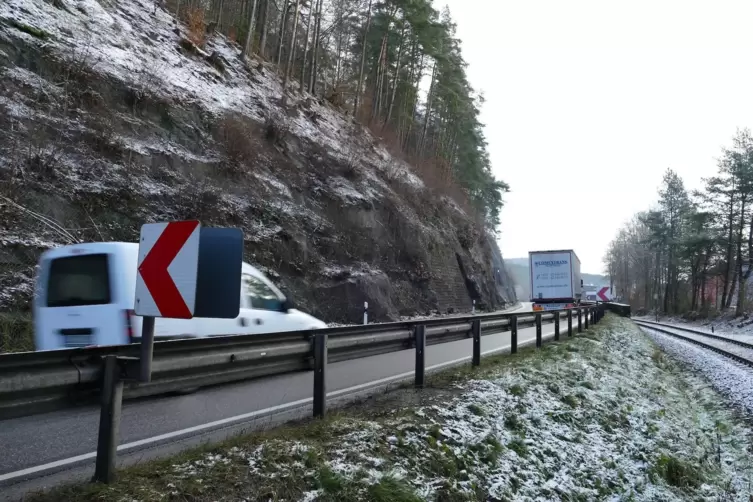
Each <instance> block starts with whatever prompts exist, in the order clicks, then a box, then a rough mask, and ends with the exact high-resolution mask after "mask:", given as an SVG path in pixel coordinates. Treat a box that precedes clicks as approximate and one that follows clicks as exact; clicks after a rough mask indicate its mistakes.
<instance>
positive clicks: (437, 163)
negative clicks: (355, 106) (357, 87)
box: [364, 102, 483, 220]
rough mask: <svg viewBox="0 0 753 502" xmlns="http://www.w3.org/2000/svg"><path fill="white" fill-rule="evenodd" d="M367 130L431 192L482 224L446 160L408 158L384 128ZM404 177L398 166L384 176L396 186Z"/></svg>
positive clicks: (397, 138)
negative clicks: (454, 203)
mask: <svg viewBox="0 0 753 502" xmlns="http://www.w3.org/2000/svg"><path fill="white" fill-rule="evenodd" d="M369 106H370V102H369ZM364 108H366V106H364ZM369 130H370V131H371V132H372V134H373V135H374V136H376V137H377V138H379V139H380V140H381V142H382V143H383V144H384V146H385V147H386V148H387V151H388V152H390V154H391V155H392V156H393V157H395V158H398V159H402V160H403V161H405V162H406V163H407V164H409V165H411V166H412V167H413V172H414V173H415V174H416V175H417V176H418V177H419V178H420V179H421V181H423V183H424V185H426V187H427V188H428V189H429V190H430V191H432V192H434V193H438V194H441V195H445V196H447V197H450V198H451V199H452V200H454V201H455V202H456V203H457V204H458V206H460V208H462V209H463V211H465V212H466V214H468V215H469V216H471V217H472V218H474V220H479V218H481V220H483V216H481V215H479V214H478V211H477V210H476V209H475V208H474V207H473V205H472V204H471V202H470V199H469V197H468V192H467V191H466V190H465V189H464V188H463V187H462V186H460V184H459V183H458V182H457V181H456V180H455V177H454V174H453V172H452V166H451V165H450V163H449V162H448V161H447V160H446V159H443V158H441V157H430V158H426V157H420V156H418V155H409V154H407V153H406V152H405V151H404V150H403V148H402V138H401V137H400V135H399V134H398V133H397V132H396V131H395V130H394V129H393V128H392V127H391V126H389V125H387V124H382V123H378V124H372V125H371V126H369ZM404 177H405V175H403V174H402V169H400V168H399V167H397V166H396V167H395V168H393V169H391V170H390V171H388V173H387V181H389V182H391V183H392V184H393V185H395V186H397V185H399V184H401V183H402V182H403V181H404Z"/></svg>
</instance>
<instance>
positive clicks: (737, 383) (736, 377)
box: [641, 327, 753, 414]
mask: <svg viewBox="0 0 753 502" xmlns="http://www.w3.org/2000/svg"><path fill="white" fill-rule="evenodd" d="M641 329H642V330H643V331H644V332H646V333H647V334H648V335H649V336H650V337H651V338H652V339H653V340H654V341H655V342H656V343H657V344H658V345H659V346H660V347H661V349H662V350H663V351H664V352H666V353H668V354H670V355H671V356H673V357H675V358H677V359H679V360H680V361H683V362H684V363H686V364H687V365H689V366H690V367H691V368H692V369H693V370H695V371H697V372H698V373H699V374H701V375H703V376H704V377H706V378H708V379H709V381H710V382H711V384H712V385H713V386H714V388H716V389H717V390H718V391H719V392H721V393H722V394H724V395H725V396H726V397H727V398H728V399H729V400H730V401H732V402H733V403H735V404H736V405H738V406H740V407H741V408H742V409H743V410H744V411H745V412H746V413H748V414H753V371H752V370H751V369H750V368H749V367H747V366H744V365H742V364H740V363H737V362H735V361H732V360H730V359H728V358H726V357H724V356H722V355H720V354H717V353H715V352H712V351H710V350H706V349H703V348H701V347H699V346H697V345H693V344H692V343H690V342H685V341H683V340H678V339H677V338H674V337H672V336H669V335H666V334H664V333H660V332H658V331H655V330H653V329H650V328H645V327H644V328H641ZM682 335H687V333H682ZM707 340H708V339H703V341H704V342H706V343H708V341H707ZM737 348H738V349H742V347H739V346H738V347H737ZM724 349H725V350H727V347H726V346H725V347H724ZM742 350H744V349H742ZM746 357H748V356H747V355H746Z"/></svg>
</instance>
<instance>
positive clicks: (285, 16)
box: [275, 0, 290, 67]
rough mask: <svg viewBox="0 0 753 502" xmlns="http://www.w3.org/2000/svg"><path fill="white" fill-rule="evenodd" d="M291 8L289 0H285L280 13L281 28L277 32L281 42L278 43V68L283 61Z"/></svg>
mask: <svg viewBox="0 0 753 502" xmlns="http://www.w3.org/2000/svg"><path fill="white" fill-rule="evenodd" d="M289 7H290V3H288V0H285V1H284V2H283V4H282V11H281V13H280V27H279V29H278V30H277V36H278V37H279V40H278V41H277V54H276V55H275V62H276V63H277V66H278V67H279V66H280V62H281V61H282V48H283V46H284V45H285V28H286V27H287V25H288V22H287V21H288V8H289Z"/></svg>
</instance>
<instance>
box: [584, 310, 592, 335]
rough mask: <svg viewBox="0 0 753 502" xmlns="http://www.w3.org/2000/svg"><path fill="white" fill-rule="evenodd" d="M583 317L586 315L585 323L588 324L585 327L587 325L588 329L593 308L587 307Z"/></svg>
mask: <svg viewBox="0 0 753 502" xmlns="http://www.w3.org/2000/svg"><path fill="white" fill-rule="evenodd" d="M583 317H585V325H586V326H585V327H586V330H588V318H589V317H591V308H590V307H589V308H587V309H586V315H585V316H583Z"/></svg>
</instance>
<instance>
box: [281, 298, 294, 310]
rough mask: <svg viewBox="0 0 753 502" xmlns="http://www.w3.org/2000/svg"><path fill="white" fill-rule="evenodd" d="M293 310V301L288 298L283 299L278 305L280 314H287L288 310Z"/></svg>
mask: <svg viewBox="0 0 753 502" xmlns="http://www.w3.org/2000/svg"><path fill="white" fill-rule="evenodd" d="M293 308H295V306H294V305H293V300H291V299H290V298H285V299H284V300H283V301H282V303H280V311H281V312H288V311H289V310H290V309H293Z"/></svg>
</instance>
